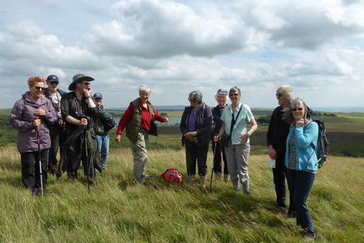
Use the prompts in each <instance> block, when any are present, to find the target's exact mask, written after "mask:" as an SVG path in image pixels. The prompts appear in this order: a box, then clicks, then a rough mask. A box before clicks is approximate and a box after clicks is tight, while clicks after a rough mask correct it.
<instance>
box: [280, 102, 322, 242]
mask: <svg viewBox="0 0 364 243" xmlns="http://www.w3.org/2000/svg"><path fill="white" fill-rule="evenodd" d="M286 115H287V119H288V120H289V121H290V123H291V127H290V130H289V134H288V137H287V144H286V158H285V165H286V167H287V180H288V186H289V188H290V190H289V191H290V194H291V195H290V197H291V200H292V202H293V203H294V208H295V211H296V220H297V225H299V226H301V227H302V228H303V229H304V230H305V234H304V237H305V238H307V239H313V238H315V231H314V229H313V226H312V218H311V215H310V212H309V211H308V208H307V204H306V200H307V197H308V195H309V193H310V191H311V188H312V185H313V182H314V179H315V174H316V171H317V168H318V160H317V156H316V147H317V139H318V133H319V128H318V125H317V123H316V122H314V121H312V120H311V118H310V115H309V109H308V107H307V105H306V104H305V102H304V101H303V100H301V99H300V98H296V99H294V100H293V101H292V103H291V106H290V111H288V113H287V114H286Z"/></svg>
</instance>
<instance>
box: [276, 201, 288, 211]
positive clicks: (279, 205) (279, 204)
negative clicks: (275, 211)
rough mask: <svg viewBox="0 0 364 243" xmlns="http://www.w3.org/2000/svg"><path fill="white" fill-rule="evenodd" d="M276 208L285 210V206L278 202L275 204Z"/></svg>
mask: <svg viewBox="0 0 364 243" xmlns="http://www.w3.org/2000/svg"><path fill="white" fill-rule="evenodd" d="M277 208H279V209H281V210H286V209H287V206H286V204H285V203H284V202H278V203H277Z"/></svg>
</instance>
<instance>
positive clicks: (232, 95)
mask: <svg viewBox="0 0 364 243" xmlns="http://www.w3.org/2000/svg"><path fill="white" fill-rule="evenodd" d="M229 96H230V97H234V96H239V94H238V93H234V94H230V95H229Z"/></svg>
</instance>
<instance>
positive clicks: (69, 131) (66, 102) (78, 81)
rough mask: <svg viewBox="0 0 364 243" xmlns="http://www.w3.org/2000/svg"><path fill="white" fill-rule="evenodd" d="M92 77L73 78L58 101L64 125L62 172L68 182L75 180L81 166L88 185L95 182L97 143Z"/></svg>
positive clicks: (79, 75)
mask: <svg viewBox="0 0 364 243" xmlns="http://www.w3.org/2000/svg"><path fill="white" fill-rule="evenodd" d="M93 80H94V78H92V77H90V76H86V75H83V74H77V75H75V76H73V81H72V83H71V84H70V85H69V87H68V89H69V90H70V91H71V92H70V93H68V94H66V95H65V96H64V97H63V99H62V101H61V110H62V118H63V120H64V121H65V123H66V139H65V141H64V144H63V147H64V153H63V165H62V171H67V174H68V177H69V179H71V180H74V179H76V178H77V170H78V169H79V168H80V164H81V161H82V165H83V167H84V173H85V176H86V177H87V179H88V182H91V183H92V182H94V178H95V167H94V166H95V161H96V157H97V156H96V153H97V144H96V139H95V130H94V120H95V116H96V105H95V103H94V101H93V99H92V97H91V88H90V84H91V81H93Z"/></svg>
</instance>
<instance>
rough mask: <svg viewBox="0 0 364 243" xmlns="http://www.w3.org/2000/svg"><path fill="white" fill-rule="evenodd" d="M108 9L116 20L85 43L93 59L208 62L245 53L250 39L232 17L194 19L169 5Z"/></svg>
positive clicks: (138, 2)
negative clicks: (207, 59)
mask: <svg viewBox="0 0 364 243" xmlns="http://www.w3.org/2000/svg"><path fill="white" fill-rule="evenodd" d="M113 8H114V15H115V20H113V21H111V22H109V23H105V24H102V25H100V24H98V25H95V26H94V27H93V31H92V34H91V35H90V37H89V38H90V39H91V44H92V46H94V47H96V50H97V52H98V53H105V52H106V53H107V54H111V55H127V56H137V57H144V58H165V57H170V56H176V55H183V54H188V55H191V56H213V55H218V54H227V53H230V52H232V51H235V50H239V49H242V48H243V47H246V45H247V40H248V39H249V36H250V34H251V31H250V28H249V27H247V26H245V25H244V23H243V22H241V21H239V20H238V19H236V18H234V16H227V15H225V14H224V13H223V12H218V11H214V12H209V13H206V12H204V13H198V12H197V11H196V10H194V9H192V8H191V7H189V6H188V5H184V4H181V3H177V2H173V1H164V0H125V1H120V2H119V3H117V4H115V5H114V7H113Z"/></svg>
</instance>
